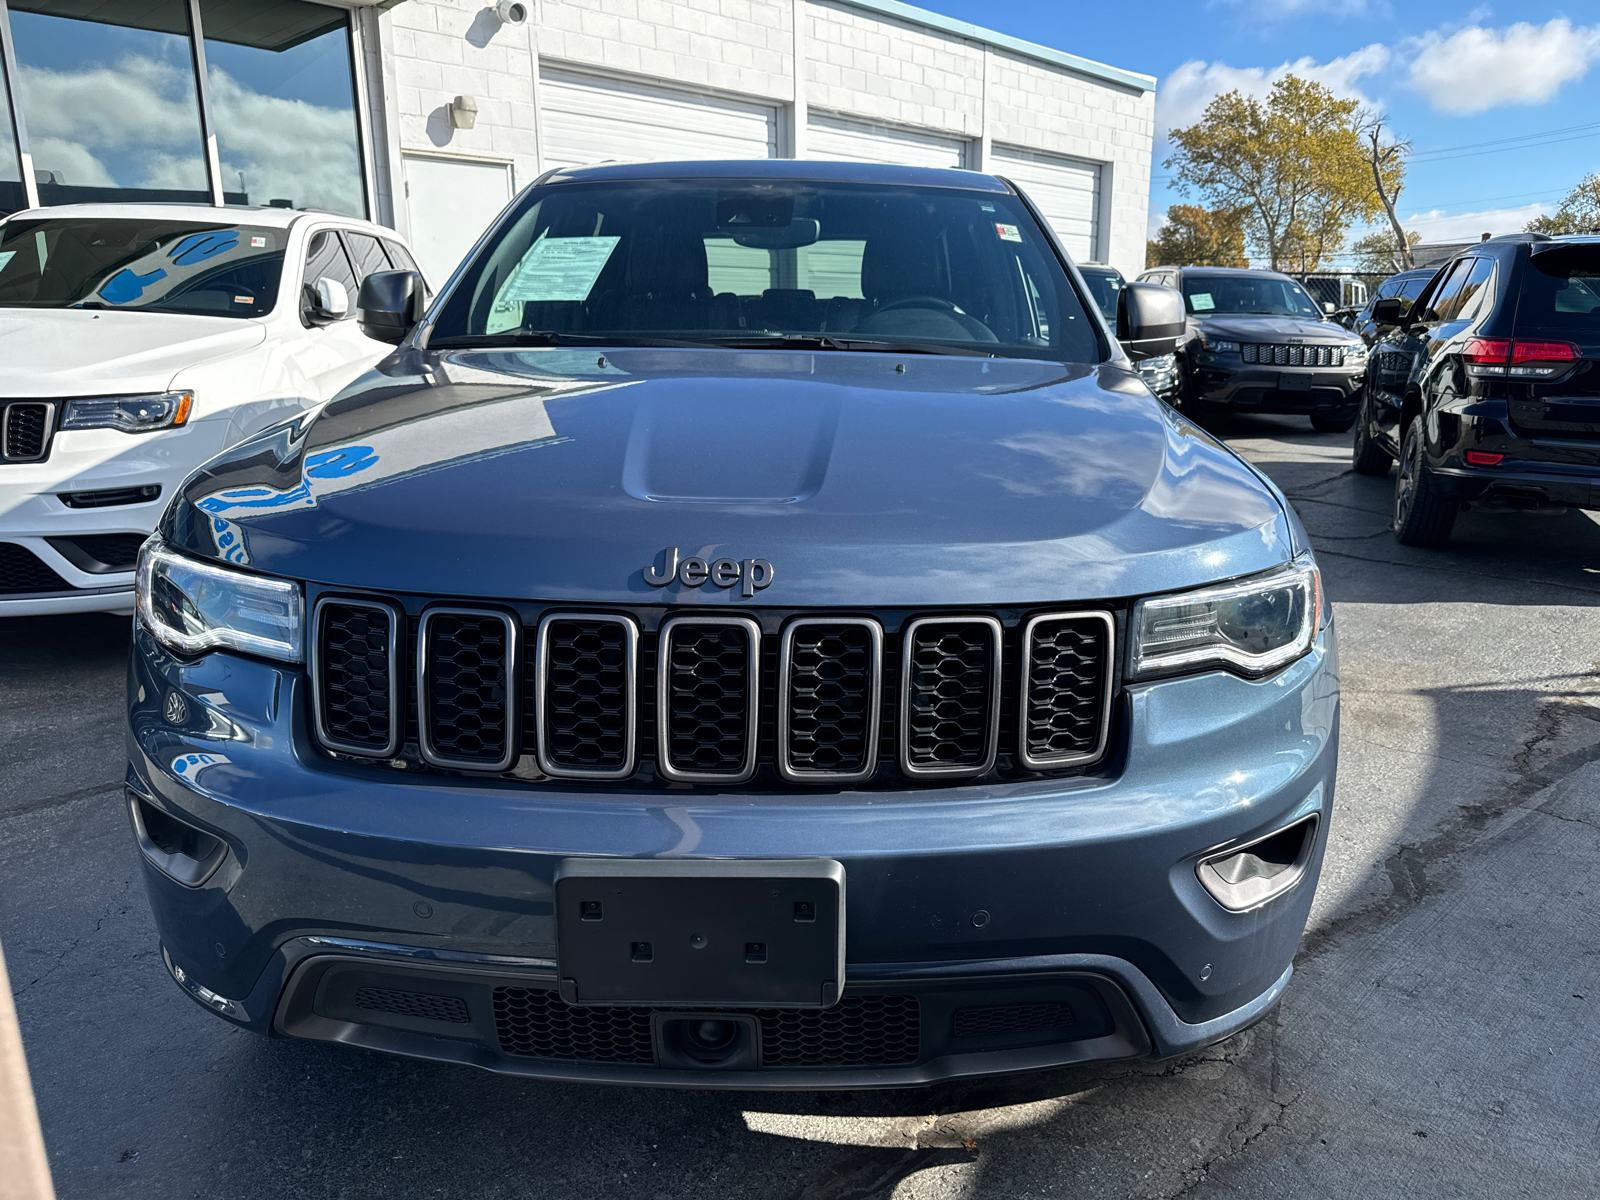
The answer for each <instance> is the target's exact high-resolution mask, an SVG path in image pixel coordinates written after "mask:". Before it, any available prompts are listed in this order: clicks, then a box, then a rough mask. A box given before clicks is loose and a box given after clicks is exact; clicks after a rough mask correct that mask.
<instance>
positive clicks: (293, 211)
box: [4, 204, 399, 238]
mask: <svg viewBox="0 0 1600 1200" xmlns="http://www.w3.org/2000/svg"><path fill="white" fill-rule="evenodd" d="M17 217H89V218H94V217H100V218H102V219H107V220H110V219H114V218H118V217H121V218H128V217H145V218H149V219H160V218H163V217H164V218H166V219H168V220H175V221H210V222H217V221H221V222H223V223H226V224H244V225H262V226H265V227H267V228H269V229H288V228H289V227H290V226H291V225H294V224H296V223H298V222H300V221H311V220H318V219H332V220H335V221H338V222H340V223H341V224H349V225H355V226H361V227H365V228H367V229H370V230H372V232H373V233H375V234H378V235H380V236H382V237H388V238H398V237H399V235H398V234H397V233H395V231H394V230H392V229H390V228H388V227H387V226H383V225H374V224H373V223H372V222H371V221H366V220H363V219H362V218H360V217H347V216H345V215H344V214H343V213H335V212H322V211H319V210H317V209H305V208H267V207H246V206H243V205H238V206H235V205H229V206H228V207H227V208H214V207H212V206H211V205H209V204H52V205H49V206H48V207H40V208H25V209H23V210H22V211H20V212H14V213H11V214H9V215H8V216H7V217H5V218H4V219H5V220H8V221H9V220H15V219H16V218H17Z"/></svg>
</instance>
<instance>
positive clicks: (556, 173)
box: [539, 158, 1011, 192]
mask: <svg viewBox="0 0 1600 1200" xmlns="http://www.w3.org/2000/svg"><path fill="white" fill-rule="evenodd" d="M580 179H581V180H584V181H585V182H587V181H591V180H613V179H614V180H626V179H800V180H808V181H813V182H818V183H899V184H912V185H920V186H922V187H949V188H966V189H968V190H973V191H982V192H1007V191H1010V190H1011V189H1010V188H1008V187H1007V186H1006V185H1005V183H1004V182H1002V181H1001V180H1000V179H998V178H996V177H995V176H993V175H985V174H983V173H981V172H979V171H961V170H957V169H956V168H954V167H897V166H892V165H890V164H888V163H858V162H816V161H813V160H812V159H794V158H752V159H730V160H728V161H725V162H718V161H714V160H713V161H700V162H647V163H646V162H600V163H591V164H589V165H587V166H577V167H557V168H556V169H555V170H553V171H550V172H549V173H547V174H545V175H543V176H541V177H540V179H539V182H540V183H560V182H565V181H573V182H576V181H577V180H580Z"/></svg>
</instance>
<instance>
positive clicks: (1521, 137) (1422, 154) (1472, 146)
mask: <svg viewBox="0 0 1600 1200" xmlns="http://www.w3.org/2000/svg"><path fill="white" fill-rule="evenodd" d="M1583 129H1595V130H1600V121H1590V122H1588V123H1586V124H1583V125H1568V126H1565V127H1564V128H1561V129H1541V130H1539V131H1538V132H1536V133H1519V134H1517V135H1516V136H1515V137H1508V138H1495V139H1494V140H1492V141H1487V142H1465V143H1463V144H1462V145H1460V146H1438V147H1436V148H1434V149H1432V150H1414V151H1412V153H1411V155H1410V157H1411V158H1413V159H1416V158H1427V157H1430V156H1432V155H1435V154H1454V153H1455V152H1456V151H1458V150H1476V149H1479V148H1480V147H1483V146H1501V145H1505V144H1506V143H1508V142H1523V141H1526V140H1527V139H1529V138H1543V137H1555V136H1556V135H1557V134H1561V133H1577V132H1578V131H1579V130H1583Z"/></svg>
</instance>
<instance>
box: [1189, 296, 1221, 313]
mask: <svg viewBox="0 0 1600 1200" xmlns="http://www.w3.org/2000/svg"><path fill="white" fill-rule="evenodd" d="M1189 305H1190V307H1191V308H1193V309H1194V310H1195V312H1210V311H1211V310H1212V309H1214V308H1216V306H1217V302H1216V301H1215V300H1213V299H1212V298H1211V293H1210V292H1191V293H1190V294H1189Z"/></svg>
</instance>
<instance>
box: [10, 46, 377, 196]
mask: <svg viewBox="0 0 1600 1200" xmlns="http://www.w3.org/2000/svg"><path fill="white" fill-rule="evenodd" d="M22 84H23V95H24V104H25V106H26V111H27V113H28V130H29V133H30V134H32V135H33V138H32V140H33V158H34V164H35V166H37V167H38V168H39V169H40V170H46V171H55V172H57V173H59V174H60V175H61V177H62V181H63V182H64V183H67V184H76V185H79V186H84V187H117V186H122V187H148V188H186V189H190V190H204V188H205V186H206V185H205V174H204V172H205V168H204V166H203V165H202V163H201V160H200V115H199V104H198V101H197V100H196V99H195V94H194V83H193V76H191V75H190V74H189V73H188V72H187V71H186V70H184V69H182V68H180V67H177V66H174V65H173V64H170V63H165V62H161V61H158V60H155V59H149V58H141V57H138V56H136V55H129V56H128V57H126V58H124V59H122V60H121V61H120V62H119V63H118V64H117V65H116V67H115V69H113V68H109V67H89V68H86V69H84V70H81V71H52V70H44V69H40V68H33V67H24V68H23V69H22ZM211 103H212V111H213V113H214V114H215V116H216V122H217V129H218V141H219V142H220V144H221V156H222V169H223V190H224V191H227V192H237V191H240V190H244V191H246V192H248V193H249V196H250V201H251V203H254V204H265V203H266V202H267V201H268V200H272V199H277V198H280V197H281V198H284V199H287V200H291V201H292V202H293V203H294V205H295V206H296V207H313V208H330V209H335V210H338V211H341V212H359V211H360V210H361V165H360V160H359V159H358V158H357V156H356V142H355V118H354V116H353V115H352V114H351V112H350V111H349V110H348V109H338V108H321V107H318V106H317V105H314V104H307V103H306V102H305V101H302V100H284V99H280V98H278V97H276V96H263V95H259V94H258V93H256V92H253V91H251V90H250V89H248V88H246V87H245V86H244V85H242V84H240V83H239V82H238V81H237V80H235V79H234V78H233V77H232V76H230V75H228V74H227V73H226V72H223V71H220V70H217V71H213V72H212V73H211ZM241 174H242V175H243V176H244V187H243V188H242V189H241V187H240V183H239V178H240V175H241Z"/></svg>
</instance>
